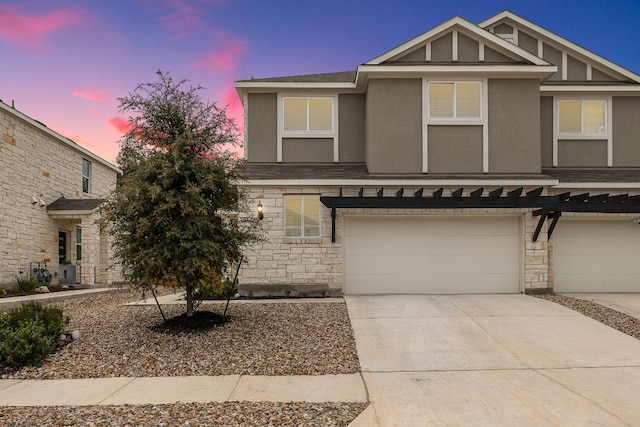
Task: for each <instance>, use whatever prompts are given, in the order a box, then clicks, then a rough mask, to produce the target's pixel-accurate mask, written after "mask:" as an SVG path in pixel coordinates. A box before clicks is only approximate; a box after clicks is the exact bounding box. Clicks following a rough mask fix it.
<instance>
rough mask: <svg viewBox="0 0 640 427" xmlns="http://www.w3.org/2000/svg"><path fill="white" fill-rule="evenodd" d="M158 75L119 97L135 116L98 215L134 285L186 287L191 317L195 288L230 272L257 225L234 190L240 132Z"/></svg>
mask: <svg viewBox="0 0 640 427" xmlns="http://www.w3.org/2000/svg"><path fill="white" fill-rule="evenodd" d="M157 74H158V76H159V79H160V81H159V82H157V83H147V84H142V85H139V86H138V87H137V88H136V90H135V91H134V92H133V93H130V94H129V95H128V96H127V97H126V98H119V101H120V109H121V111H127V112H132V113H134V115H133V116H132V117H129V124H130V126H131V130H130V131H129V132H128V133H127V134H126V135H125V138H124V140H123V141H122V142H121V151H120V154H119V155H118V165H119V166H120V167H121V168H122V171H123V174H122V176H121V177H120V179H119V181H118V186H117V189H116V191H115V192H114V194H113V195H112V197H111V198H110V201H109V202H108V204H107V208H106V209H105V211H104V212H105V216H106V217H107V218H108V219H109V220H110V221H111V224H112V228H111V232H112V235H113V237H114V242H115V253H116V257H117V258H118V259H119V260H120V261H121V262H122V263H123V264H124V265H125V267H126V268H127V271H128V273H129V274H130V282H131V284H132V285H133V286H135V287H141V288H143V289H144V288H154V287H156V286H176V287H181V288H184V289H185V290H186V294H187V313H188V315H191V314H192V311H193V301H194V295H195V293H196V291H197V290H198V289H199V288H200V287H207V286H213V285H214V284H215V283H217V282H218V281H219V280H220V278H221V277H224V276H225V275H227V274H228V272H229V270H230V269H231V267H232V265H234V264H235V263H237V262H238V260H239V259H240V258H241V255H242V252H243V249H244V247H245V246H246V245H247V244H251V243H252V242H255V241H258V240H259V239H260V237H259V234H260V233H259V232H260V227H259V222H258V221H257V219H256V218H255V215H253V214H252V212H251V211H250V210H249V208H248V206H247V202H246V200H245V195H244V193H243V192H242V191H241V190H240V189H239V187H238V184H239V183H240V181H241V180H242V176H241V173H240V172H241V169H242V166H243V162H242V160H241V159H239V158H238V157H237V156H236V155H234V154H233V153H231V152H229V151H228V148H229V147H231V146H233V145H234V144H236V138H237V135H236V134H237V130H236V128H235V125H234V124H233V122H232V121H231V120H230V119H229V118H227V116H226V112H225V110H224V109H220V108H218V107H217V106H216V105H215V104H209V103H205V102H203V101H202V100H201V99H200V97H199V96H198V94H197V92H198V91H199V90H200V89H201V88H200V87H195V88H194V87H191V88H188V89H183V85H184V84H185V83H186V80H181V81H179V82H174V81H173V80H172V79H171V77H170V76H169V74H167V73H163V72H160V71H159V72H158V73H157Z"/></svg>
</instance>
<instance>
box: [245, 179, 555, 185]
mask: <svg viewBox="0 0 640 427" xmlns="http://www.w3.org/2000/svg"><path fill="white" fill-rule="evenodd" d="M558 182H559V181H558V180H557V179H509V180H507V179H432V178H428V177H426V178H425V179H391V178H390V179H249V180H247V181H246V182H244V183H242V184H240V186H242V187H248V186H252V187H278V186H280V187H305V186H314V187H318V186H320V187H329V186H337V187H348V186H355V187H380V186H390V187H393V186H396V187H397V186H400V187H402V186H424V187H447V186H472V187H493V186H498V187H504V186H518V187H522V186H537V187H544V186H556V185H557V184H558Z"/></svg>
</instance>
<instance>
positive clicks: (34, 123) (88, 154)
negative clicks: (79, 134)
mask: <svg viewBox="0 0 640 427" xmlns="http://www.w3.org/2000/svg"><path fill="white" fill-rule="evenodd" d="M0 108H2V109H3V110H5V111H6V112H7V113H9V114H13V115H14V116H17V117H19V118H20V119H22V120H24V121H25V122H27V123H29V124H30V125H31V126H34V127H36V128H38V129H39V130H41V131H42V132H44V133H46V134H47V135H49V136H51V137H52V138H54V139H56V140H57V141H59V142H61V143H62V144H64V145H66V146H67V147H70V148H72V149H73V150H76V151H79V152H80V153H82V154H83V155H84V156H86V157H88V158H90V159H92V160H95V161H96V162H98V163H100V164H102V165H104V166H107V167H108V168H109V169H111V170H113V171H114V172H116V173H119V174H120V173H122V170H120V168H118V167H117V166H115V165H114V164H113V163H110V162H108V161H106V160H105V159H103V158H102V157H100V156H98V155H97V154H94V153H92V152H91V151H89V150H87V149H86V148H84V147H82V146H81V145H79V144H77V143H75V142H73V141H71V140H70V139H68V138H65V137H64V136H62V135H60V134H59V133H57V132H54V131H52V130H51V129H49V128H48V127H47V126H45V125H43V124H42V123H40V122H38V121H36V120H34V119H32V118H31V117H29V116H27V115H26V114H24V113H22V112H20V111H18V110H16V109H15V108H12V107H9V106H8V105H6V104H5V103H4V102H0Z"/></svg>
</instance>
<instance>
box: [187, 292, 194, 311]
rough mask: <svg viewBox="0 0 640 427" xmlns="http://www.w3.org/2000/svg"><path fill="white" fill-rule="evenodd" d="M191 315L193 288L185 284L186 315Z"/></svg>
mask: <svg viewBox="0 0 640 427" xmlns="http://www.w3.org/2000/svg"><path fill="white" fill-rule="evenodd" d="M191 316H193V288H192V287H191V286H187V317H191Z"/></svg>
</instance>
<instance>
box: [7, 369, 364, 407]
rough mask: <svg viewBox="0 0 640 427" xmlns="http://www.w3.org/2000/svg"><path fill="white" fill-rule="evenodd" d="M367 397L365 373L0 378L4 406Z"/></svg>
mask: <svg viewBox="0 0 640 427" xmlns="http://www.w3.org/2000/svg"><path fill="white" fill-rule="evenodd" d="M227 401H234V402H235V401H251V402H367V401H368V399H367V392H366V389H365V387H364V383H363V380H362V376H361V375H360V374H345V375H317V376H302V375H301V376H278V377H276V376H252V375H223V376H191V377H151V378H127V377H117V378H89V379H76V380H13V379H9V380H0V406H60V405H124V404H130V405H136V404H163V403H175V402H227Z"/></svg>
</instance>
